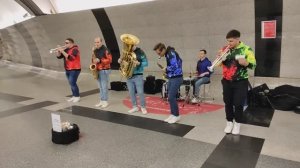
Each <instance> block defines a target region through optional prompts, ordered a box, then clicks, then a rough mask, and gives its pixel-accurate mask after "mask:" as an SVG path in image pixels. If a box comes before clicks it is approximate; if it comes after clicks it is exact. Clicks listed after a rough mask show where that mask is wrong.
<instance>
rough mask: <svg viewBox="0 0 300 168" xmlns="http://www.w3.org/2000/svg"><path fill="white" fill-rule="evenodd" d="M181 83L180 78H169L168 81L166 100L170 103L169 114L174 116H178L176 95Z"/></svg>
mask: <svg viewBox="0 0 300 168" xmlns="http://www.w3.org/2000/svg"><path fill="white" fill-rule="evenodd" d="M182 82H183V78H182V77H178V78H170V79H169V81H168V100H169V103H170V108H171V114H172V115H174V116H179V109H178V103H177V98H176V95H177V92H178V90H179V88H180V85H181V84H182Z"/></svg>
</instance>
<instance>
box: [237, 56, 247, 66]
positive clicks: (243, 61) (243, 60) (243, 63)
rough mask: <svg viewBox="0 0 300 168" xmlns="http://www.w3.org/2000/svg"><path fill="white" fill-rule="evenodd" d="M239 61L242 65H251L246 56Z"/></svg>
mask: <svg viewBox="0 0 300 168" xmlns="http://www.w3.org/2000/svg"><path fill="white" fill-rule="evenodd" d="M238 62H239V64H240V65H242V66H245V67H246V66H248V65H249V62H248V61H247V60H246V59H245V58H238Z"/></svg>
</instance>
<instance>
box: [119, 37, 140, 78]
mask: <svg viewBox="0 0 300 168" xmlns="http://www.w3.org/2000/svg"><path fill="white" fill-rule="evenodd" d="M120 39H121V40H122V42H123V49H122V55H121V58H120V59H121V63H120V72H121V75H122V76H124V77H125V78H127V79H128V78H130V77H131V76H132V74H133V69H134V67H135V66H136V65H135V62H136V61H137V59H136V55H135V53H134V52H133V46H135V45H137V44H138V43H139V42H140V40H139V39H138V38H137V37H136V36H134V35H131V34H122V35H121V36H120Z"/></svg>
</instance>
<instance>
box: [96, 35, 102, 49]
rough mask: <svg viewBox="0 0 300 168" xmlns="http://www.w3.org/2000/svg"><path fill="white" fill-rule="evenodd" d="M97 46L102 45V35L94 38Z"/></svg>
mask: <svg viewBox="0 0 300 168" xmlns="http://www.w3.org/2000/svg"><path fill="white" fill-rule="evenodd" d="M94 43H95V47H96V48H100V47H101V46H102V38H101V37H96V38H95V40H94Z"/></svg>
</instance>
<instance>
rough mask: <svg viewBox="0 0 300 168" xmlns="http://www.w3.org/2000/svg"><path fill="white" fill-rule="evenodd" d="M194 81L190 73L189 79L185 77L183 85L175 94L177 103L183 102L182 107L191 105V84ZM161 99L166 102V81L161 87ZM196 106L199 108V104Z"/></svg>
mask: <svg viewBox="0 0 300 168" xmlns="http://www.w3.org/2000/svg"><path fill="white" fill-rule="evenodd" d="M194 79H195V77H192V73H190V75H189V77H185V78H184V79H183V83H182V85H181V86H180V88H179V89H178V92H177V94H176V98H177V101H183V104H182V107H184V105H185V104H191V103H192V102H191V100H192V99H193V93H192V92H193V89H192V87H193V86H192V82H193V80H194ZM161 98H162V99H163V100H164V101H167V100H168V81H166V82H165V83H164V84H163V86H162V91H161ZM197 104H198V106H200V103H197Z"/></svg>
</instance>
